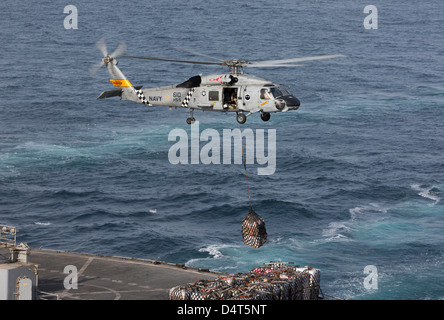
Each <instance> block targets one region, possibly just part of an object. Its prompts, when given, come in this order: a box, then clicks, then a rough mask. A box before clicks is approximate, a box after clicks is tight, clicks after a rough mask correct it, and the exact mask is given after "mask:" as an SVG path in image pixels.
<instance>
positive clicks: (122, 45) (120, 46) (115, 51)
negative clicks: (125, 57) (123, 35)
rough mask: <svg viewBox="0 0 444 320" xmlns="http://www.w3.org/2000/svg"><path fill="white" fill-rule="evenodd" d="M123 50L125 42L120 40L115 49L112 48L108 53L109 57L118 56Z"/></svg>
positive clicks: (124, 49)
mask: <svg viewBox="0 0 444 320" xmlns="http://www.w3.org/2000/svg"><path fill="white" fill-rule="evenodd" d="M125 51H126V44H125V42H122V43H120V44H119V46H118V47H117V48H116V50H114V52H113V53H111V54H110V57H111V58H115V57H118V56H120V55H121V54H122V53H124V52H125Z"/></svg>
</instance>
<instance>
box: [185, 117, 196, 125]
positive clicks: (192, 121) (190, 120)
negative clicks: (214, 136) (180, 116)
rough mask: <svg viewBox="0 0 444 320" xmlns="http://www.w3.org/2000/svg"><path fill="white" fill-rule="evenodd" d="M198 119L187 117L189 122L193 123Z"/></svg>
mask: <svg viewBox="0 0 444 320" xmlns="http://www.w3.org/2000/svg"><path fill="white" fill-rule="evenodd" d="M195 121H196V119H194V118H187V124H193V123H194V122H195Z"/></svg>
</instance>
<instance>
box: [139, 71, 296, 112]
mask: <svg viewBox="0 0 444 320" xmlns="http://www.w3.org/2000/svg"><path fill="white" fill-rule="evenodd" d="M141 91H142V92H143V94H144V96H145V98H146V99H147V101H148V102H149V104H151V105H158V106H168V107H175V108H178V107H186V108H190V109H196V110H210V111H220V112H247V113H248V114H252V113H256V112H261V113H262V114H263V113H272V112H285V111H288V110H296V109H298V108H299V105H300V102H299V100H298V99H297V98H296V97H294V96H293V95H291V94H289V93H288V92H287V91H286V90H285V89H284V88H283V87H282V86H280V85H278V84H275V83H272V82H270V81H268V80H265V79H262V78H258V77H255V76H252V75H246V74H212V75H207V76H194V77H192V78H190V79H189V80H187V81H185V82H183V83H181V84H178V85H172V86H165V87H158V88H151V89H143V90H141Z"/></svg>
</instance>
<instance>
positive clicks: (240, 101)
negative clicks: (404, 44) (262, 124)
mask: <svg viewBox="0 0 444 320" xmlns="http://www.w3.org/2000/svg"><path fill="white" fill-rule="evenodd" d="M96 47H97V48H98V49H99V50H100V51H101V53H102V54H103V59H102V61H101V62H100V63H99V64H96V65H94V66H92V67H91V68H90V73H91V75H94V74H95V73H96V72H97V70H98V69H99V68H100V67H101V66H103V65H104V66H105V67H106V68H107V69H108V71H109V74H110V76H111V79H110V80H109V81H110V82H111V83H112V84H113V86H114V87H116V89H114V90H109V91H104V92H102V93H101V94H100V95H99V96H98V97H97V99H104V98H110V97H120V98H121V100H122V99H126V100H130V101H133V102H136V103H142V104H145V105H147V106H153V105H156V106H167V107H169V108H170V109H172V108H187V109H188V114H189V115H188V118H187V120H186V122H187V124H192V123H194V122H195V118H194V110H204V111H218V112H233V113H236V120H237V122H238V123H239V124H243V123H245V122H246V120H247V117H249V116H250V115H252V114H255V113H259V114H260V116H261V119H262V120H263V121H268V120H270V114H271V113H275V112H287V111H289V110H297V109H298V108H299V106H300V101H299V99H298V98H296V97H295V96H294V95H292V94H290V93H289V92H288V91H287V90H286V88H285V87H284V86H282V85H280V84H277V83H274V82H271V81H269V80H266V79H262V78H259V77H256V76H254V75H250V74H246V73H244V72H243V68H245V67H248V68H251V67H298V66H301V65H300V64H294V63H299V62H306V61H312V60H323V59H331V58H339V57H345V56H344V55H341V54H336V55H323V56H313V57H304V58H293V59H282V60H267V61H257V62H251V61H247V60H238V59H233V60H221V59H218V58H214V57H211V56H208V55H204V54H200V53H197V52H194V51H191V50H187V49H184V48H180V49H181V50H184V51H188V52H189V53H192V54H195V55H201V56H205V57H207V58H210V59H212V60H214V61H191V60H180V59H165V58H154V57H142V56H127V55H123V53H124V52H125V51H126V45H125V44H124V43H121V44H120V45H119V46H118V47H117V49H116V50H115V51H114V52H113V53H111V54H109V53H108V52H107V49H106V45H105V42H104V39H100V40H99V41H98V42H97V43H96ZM118 56H119V57H124V58H132V59H144V60H157V61H169V62H177V63H193V64H202V65H219V66H226V67H228V68H229V72H228V73H215V74H210V75H205V76H204V75H196V76H192V77H191V78H189V79H188V80H186V81H184V82H182V83H179V84H175V85H170V86H163V87H157V88H150V89H142V87H143V86H133V85H132V84H131V82H130V81H129V80H128V79H127V78H126V77H125V75H124V74H123V73H122V72H121V71H120V69H119V68H118V67H117V64H118V62H117V59H116V57H118Z"/></svg>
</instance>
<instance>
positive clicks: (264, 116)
mask: <svg viewBox="0 0 444 320" xmlns="http://www.w3.org/2000/svg"><path fill="white" fill-rule="evenodd" d="M261 119H262V120H263V121H268V120H270V112H264V113H261Z"/></svg>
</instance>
